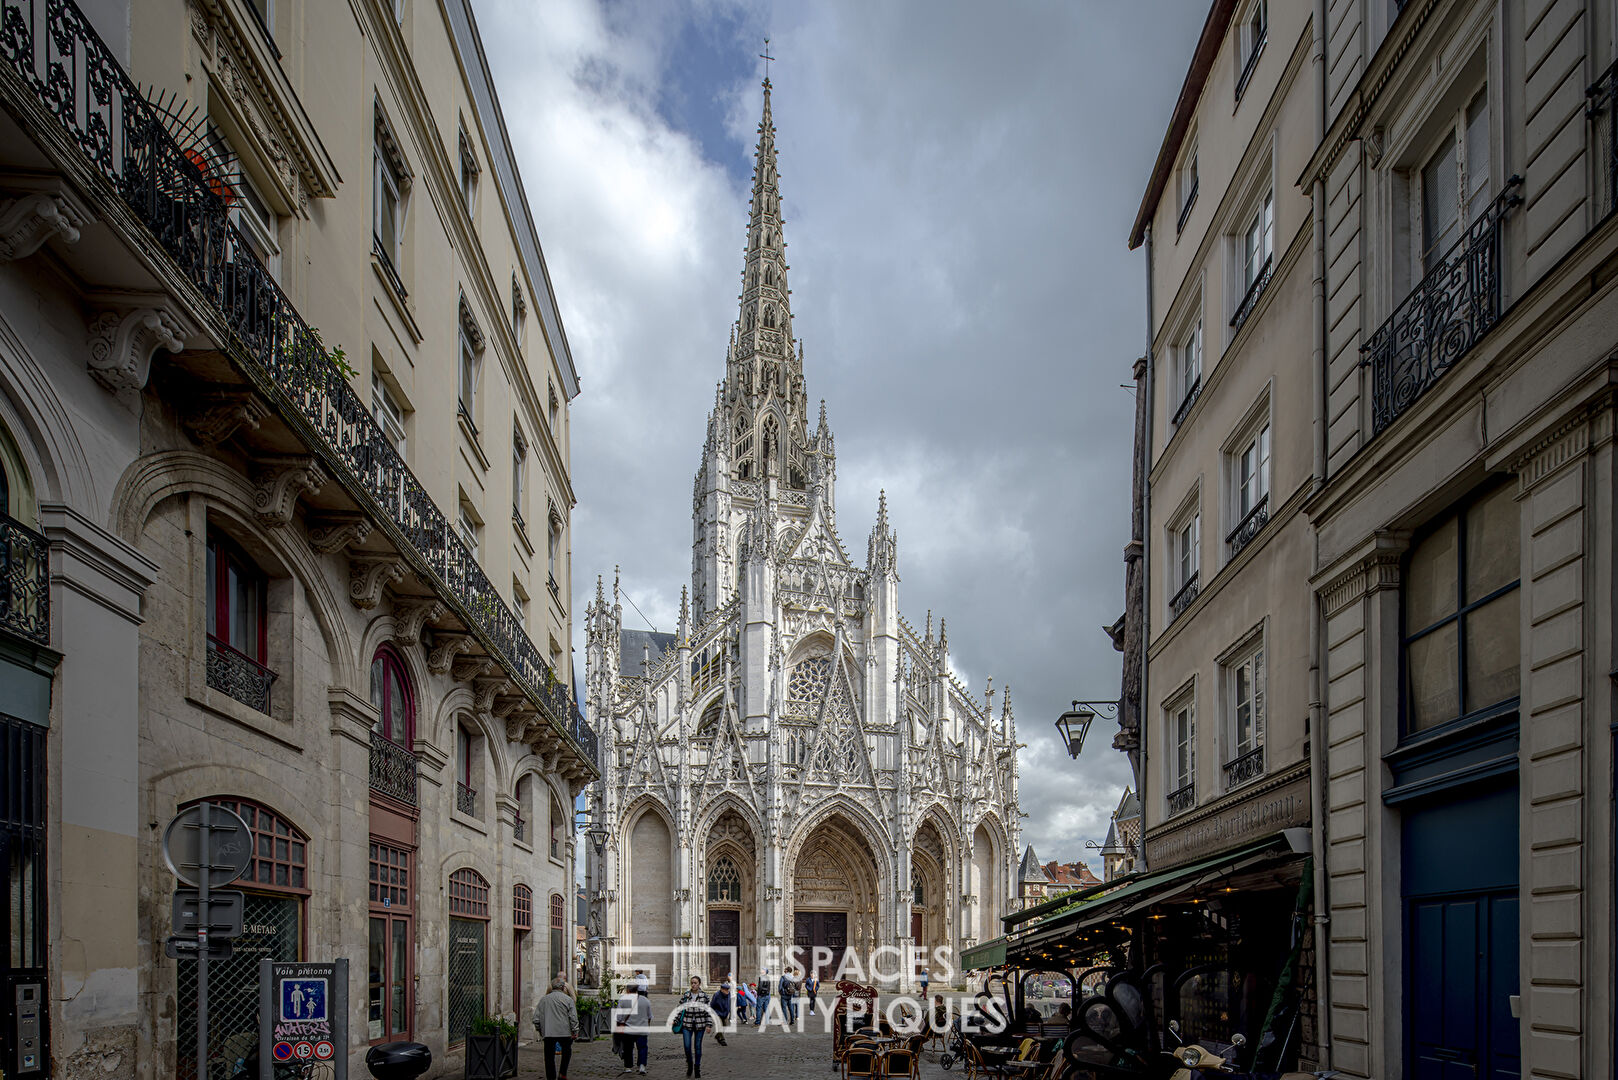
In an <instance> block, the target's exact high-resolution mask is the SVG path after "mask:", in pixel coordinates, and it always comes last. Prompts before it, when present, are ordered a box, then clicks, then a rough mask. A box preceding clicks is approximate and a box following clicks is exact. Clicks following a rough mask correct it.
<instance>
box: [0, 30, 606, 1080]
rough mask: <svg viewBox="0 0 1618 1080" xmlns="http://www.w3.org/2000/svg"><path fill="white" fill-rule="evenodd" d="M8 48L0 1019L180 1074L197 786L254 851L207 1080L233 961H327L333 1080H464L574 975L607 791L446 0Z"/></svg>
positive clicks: (46, 34)
mask: <svg viewBox="0 0 1618 1080" xmlns="http://www.w3.org/2000/svg"><path fill="white" fill-rule="evenodd" d="M0 20H3V25H4V26H5V33H4V35H3V37H4V42H5V44H4V48H3V49H0V104H3V105H4V109H3V111H0V466H3V468H0V499H3V500H4V506H3V507H0V509H3V511H4V516H0V528H3V530H4V538H3V542H0V664H3V665H5V667H4V669H3V671H0V714H3V719H0V726H3V734H4V739H3V746H4V748H5V749H4V755H3V764H4V768H5V770H6V778H5V782H6V785H7V792H8V797H7V800H6V803H5V812H4V815H3V816H4V820H3V821H0V861H3V862H5V864H6V869H7V879H8V881H9V883H10V885H9V888H10V910H11V911H12V912H13V914H14V918H13V933H12V934H11V935H10V936H9V940H8V945H7V951H6V954H5V956H4V957H3V961H4V966H3V970H0V976H3V980H4V983H5V985H4V987H3V988H0V989H3V996H4V999H5V1000H6V1001H8V1002H14V1001H16V1000H17V997H16V993H17V991H18V990H19V989H21V988H26V987H38V988H40V989H41V990H42V992H43V997H44V1000H45V1004H46V1008H45V1010H44V1014H43V1017H42V1019H43V1022H44V1023H43V1027H44V1031H43V1046H42V1047H41V1048H40V1052H39V1057H40V1058H41V1059H42V1060H41V1061H40V1065H41V1066H42V1069H41V1070H40V1071H39V1072H38V1075H50V1076H59V1077H81V1076H84V1077H88V1076H97V1077H100V1076H108V1075H118V1076H134V1077H140V1078H143V1080H144V1078H155V1077H173V1076H178V1077H194V1076H196V1075H197V1073H198V1070H197V1066H196V1058H195V1055H194V1050H193V1044H194V1040H195V1036H196V1022H197V1019H196V1016H197V1013H196V1003H197V997H198V985H197V983H198V979H197V971H196V964H195V962H194V961H188V960H175V959H170V958H167V957H166V956H165V941H166V939H167V938H168V936H169V934H170V932H171V927H170V918H171V911H170V907H171V905H170V895H171V893H172V891H173V889H174V887H175V884H176V881H175V878H174V876H173V874H172V873H171V872H170V871H169V869H168V867H167V866H166V865H165V862H164V858H163V855H162V854H161V851H160V843H161V840H162V834H163V827H164V825H165V824H166V823H167V822H168V821H169V820H170V819H171V818H172V817H173V816H174V814H175V813H176V812H177V811H179V810H180V809H182V808H184V807H187V806H189V805H191V804H194V803H196V802H198V801H201V800H210V801H212V802H214V803H218V804H223V805H225V806H227V807H228V808H230V809H232V810H234V811H235V812H237V813H238V814H240V816H241V817H242V818H243V820H244V821H245V822H246V824H247V826H248V827H249V828H250V829H251V830H252V834H253V840H254V859H253V862H252V864H251V865H250V867H249V869H248V871H247V873H246V874H245V875H244V876H243V878H242V879H241V880H240V881H239V882H238V883H237V886H236V887H238V888H240V889H241V890H242V891H243V892H244V893H245V894H246V901H245V918H244V922H245V924H246V928H245V932H244V934H243V936H242V937H241V938H238V939H236V941H235V943H234V955H233V956H232V958H230V959H228V960H219V961H215V962H213V963H212V964H211V965H210V967H211V972H210V977H209V991H210V994H209V996H210V1011H209V1036H210V1040H209V1041H210V1045H211V1047H212V1056H211V1057H210V1059H209V1064H208V1067H207V1072H208V1074H209V1077H210V1078H211V1080H220V1078H228V1077H230V1076H232V1075H233V1074H234V1071H235V1069H236V1067H237V1062H238V1060H239V1058H240V1057H241V1056H242V1055H243V1054H244V1053H245V1050H246V1047H247V1045H248V1044H249V1043H250V1042H251V1041H252V1039H253V1038H254V1037H256V1031H257V1004H256V997H255V994H254V991H255V988H256V971H257V961H258V959H259V958H260V957H270V958H274V959H280V960H299V959H302V960H311V961H313V960H326V959H331V958H335V957H346V958H348V960H349V963H350V968H349V971H350V980H351V984H350V985H349V987H348V1001H349V1003H350V1008H349V1015H348V1031H349V1036H350V1043H349V1045H348V1046H344V1047H338V1048H337V1051H338V1053H340V1054H343V1055H346V1056H347V1057H348V1059H349V1061H350V1070H351V1073H353V1074H355V1075H358V1074H361V1073H363V1066H362V1065H361V1060H362V1059H363V1056H364V1053H365V1050H366V1048H367V1046H368V1045H370V1044H372V1043H377V1042H382V1041H387V1040H393V1039H401V1038H408V1039H414V1040H416V1041H420V1042H423V1043H426V1044H427V1045H428V1046H429V1047H430V1048H431V1049H432V1051H433V1054H434V1056H435V1059H436V1060H437V1062H438V1065H439V1067H441V1068H446V1069H451V1070H453V1069H457V1068H458V1067H459V1066H458V1064H457V1062H458V1061H459V1057H458V1054H459V1047H460V1044H461V1043H462V1041H463V1040H464V1038H465V1035H466V1032H467V1029H468V1027H469V1025H470V1024H471V1022H472V1020H474V1019H475V1018H476V1017H478V1016H480V1015H483V1014H505V1015H507V1016H511V1015H513V1014H515V1013H517V1012H519V1011H521V1010H522V1009H523V1008H524V1007H526V1006H527V1005H530V1004H531V1003H532V1002H533V1001H534V1000H535V988H536V987H537V986H539V985H541V984H542V982H543V980H545V979H547V978H548V977H549V974H550V973H552V972H554V971H556V970H563V971H568V970H571V967H572V951H573V937H574V933H573V929H572V922H573V915H572V907H573V906H572V905H571V904H569V903H568V902H567V898H568V897H569V896H571V895H572V891H573V884H572V883H573V856H574V848H573V841H572V827H571V817H572V812H571V808H572V805H573V800H574V798H575V797H576V796H577V795H578V794H579V792H580V791H581V790H582V789H583V787H584V785H585V784H587V783H588V782H589V781H591V780H592V779H593V778H595V777H596V776H597V775H598V765H597V762H596V740H595V736H594V734H593V733H592V732H591V731H590V730H589V729H588V727H587V726H586V725H585V724H584V723H583V720H582V718H581V717H580V715H579V713H578V710H577V708H576V706H575V704H574V700H575V699H574V695H573V693H572V691H571V690H570V689H569V687H568V685H567V684H568V682H569V681H570V679H571V674H570V671H571V665H570V662H569V659H568V642H569V641H570V639H571V614H570V612H571V606H570V605H571V598H570V592H569V582H570V579H571V570H570V566H569V557H570V554H569V517H570V514H571V511H572V508H573V506H574V502H575V499H574V493H573V490H572V486H571V481H570V479H569V476H570V472H569V469H570V464H569V450H568V446H569V439H568V422H569V421H568V409H569V403H570V402H571V400H572V399H573V398H574V396H575V395H576V394H577V392H578V377H577V374H576V371H575V368H574V364H573V360H572V357H571V355H570V353H569V350H568V345H567V339H566V336H565V333H564V331H563V328H562V324H561V321H560V319H559V318H558V315H557V310H556V305H555V298H554V295H553V292H552V287H551V282H550V280H549V278H548V276H547V273H546V269H545V263H544V259H543V256H542V253H541V250H540V245H539V238H538V236H537V233H536V231H535V227H534V222H533V217H532V214H531V212H530V209H529V206H528V204H527V201H526V198H525V196H524V193H523V189H522V185H521V181H520V178H519V177H518V174H517V170H516V166H515V162H514V160H513V156H512V147H511V142H510V139H509V137H508V135H507V132H506V129H505V124H504V120H503V119H502V116H501V112H500V107H499V102H498V99H497V96H496V94H495V88H494V86H493V83H492V81H491V77H490V72H489V67H488V63H487V61H486V59H485V57H484V55H483V52H482V48H481V45H480V43H479V40H478V34H477V28H476V25H475V23H474V21H473V18H472V12H471V7H470V4H469V3H468V2H467V0H445V2H442V3H428V2H425V0H357V2H355V3H353V4H342V5H338V4H309V3H293V2H286V0H142V2H141V3H139V4H131V3H128V2H127V0H123V2H120V0H97V2H95V3H93V4H92V3H86V4H85V5H84V7H83V8H81V7H79V6H76V5H75V4H74V3H73V2H71V0H0ZM12 1019H14V1015H13V1017H12ZM14 1033H15V1028H14V1025H13V1024H12V1022H11V1021H10V1020H8V1022H7V1023H6V1024H5V1025H4V1026H3V1027H0V1053H3V1054H4V1055H5V1056H4V1061H5V1064H4V1065H3V1066H0V1069H3V1070H4V1072H5V1074H6V1075H8V1076H10V1075H18V1076H31V1075H36V1073H34V1072H29V1071H27V1069H26V1068H24V1067H23V1065H22V1062H21V1060H20V1059H19V1057H18V1056H17V1055H18V1053H19V1050H20V1047H19V1045H18V1041H17V1039H16V1038H15V1037H14Z"/></svg>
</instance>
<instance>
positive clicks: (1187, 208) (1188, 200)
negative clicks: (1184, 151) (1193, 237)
mask: <svg viewBox="0 0 1618 1080" xmlns="http://www.w3.org/2000/svg"><path fill="white" fill-rule="evenodd" d="M1200 180H1201V178H1200V177H1199V178H1198V179H1196V180H1192V181H1191V190H1190V191H1188V192H1186V193H1185V202H1184V203H1182V204H1181V206H1180V217H1179V220H1177V221H1176V222H1175V223H1174V231H1175V233H1176V234H1179V233H1183V232H1185V219H1186V218H1188V217H1190V216H1191V208H1192V207H1193V206H1195V205H1196V204H1197V186H1198V184H1199V183H1200Z"/></svg>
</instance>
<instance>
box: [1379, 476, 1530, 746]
mask: <svg viewBox="0 0 1618 1080" xmlns="http://www.w3.org/2000/svg"><path fill="white" fill-rule="evenodd" d="M1519 529H1520V508H1519V506H1518V503H1517V501H1516V499H1515V498H1514V497H1513V489H1512V488H1511V487H1510V486H1509V485H1503V486H1500V487H1496V488H1494V489H1493V490H1490V491H1488V492H1486V493H1484V494H1482V495H1480V496H1477V497H1475V498H1473V499H1471V500H1470V501H1468V502H1465V503H1463V504H1462V505H1460V506H1459V507H1457V508H1455V509H1453V510H1450V511H1448V512H1446V513H1445V514H1444V515H1443V516H1441V517H1440V518H1439V519H1438V520H1437V521H1435V522H1433V523H1431V524H1429V525H1428V526H1427V527H1426V528H1425V529H1423V530H1422V532H1421V534H1420V535H1419V536H1418V537H1417V538H1416V539H1415V541H1414V543H1413V544H1412V546H1411V549H1410V553H1409V554H1408V555H1407V556H1406V558H1405V566H1404V582H1405V589H1404V596H1403V601H1404V605H1403V606H1404V611H1403V619H1404V640H1403V646H1404V723H1405V729H1406V730H1407V731H1409V732H1412V733H1414V732H1420V731H1426V730H1429V729H1431V728H1434V727H1437V726H1439V725H1442V724H1446V723H1449V722H1451V721H1456V720H1461V719H1465V718H1468V717H1473V716H1477V715H1479V714H1483V713H1488V712H1489V711H1491V710H1495V709H1500V708H1505V707H1507V706H1514V705H1515V702H1516V700H1517V697H1518V693H1519V689H1520V685H1521V668H1520V665H1521V629H1520V627H1519V625H1518V617H1519V609H1520V603H1521V597H1520V592H1519V588H1518V586H1519V585H1520V575H1521V570H1520V568H1519V567H1520V561H1521V556H1520V552H1521V536H1520V533H1519Z"/></svg>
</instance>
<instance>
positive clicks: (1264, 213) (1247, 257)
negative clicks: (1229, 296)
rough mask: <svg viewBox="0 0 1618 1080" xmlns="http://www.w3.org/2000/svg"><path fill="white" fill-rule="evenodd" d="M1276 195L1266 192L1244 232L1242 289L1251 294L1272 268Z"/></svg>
mask: <svg viewBox="0 0 1618 1080" xmlns="http://www.w3.org/2000/svg"><path fill="white" fill-rule="evenodd" d="M1274 236H1275V195H1274V193H1273V192H1265V193H1264V199H1263V201H1262V202H1260V203H1259V206H1258V209H1257V210H1255V211H1254V212H1253V216H1252V217H1251V218H1250V219H1248V222H1247V227H1246V228H1244V229H1243V230H1242V256H1241V258H1242V263H1241V272H1242V276H1241V282H1242V289H1243V291H1244V292H1246V293H1251V292H1252V291H1253V288H1254V286H1256V285H1257V284H1258V282H1259V279H1260V278H1262V277H1263V276H1264V274H1265V272H1266V271H1267V270H1268V269H1269V267H1270V259H1271V257H1272V256H1273V255H1274V242H1275V241H1274Z"/></svg>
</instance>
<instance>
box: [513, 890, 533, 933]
mask: <svg viewBox="0 0 1618 1080" xmlns="http://www.w3.org/2000/svg"><path fill="white" fill-rule="evenodd" d="M511 926H512V929H514V930H532V929H533V928H534V890H533V889H530V888H529V887H528V886H526V885H518V886H517V887H516V888H515V889H513V890H512V891H511Z"/></svg>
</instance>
